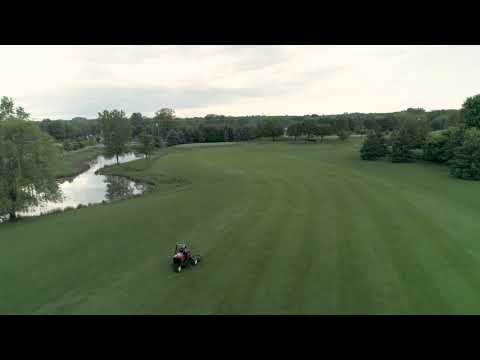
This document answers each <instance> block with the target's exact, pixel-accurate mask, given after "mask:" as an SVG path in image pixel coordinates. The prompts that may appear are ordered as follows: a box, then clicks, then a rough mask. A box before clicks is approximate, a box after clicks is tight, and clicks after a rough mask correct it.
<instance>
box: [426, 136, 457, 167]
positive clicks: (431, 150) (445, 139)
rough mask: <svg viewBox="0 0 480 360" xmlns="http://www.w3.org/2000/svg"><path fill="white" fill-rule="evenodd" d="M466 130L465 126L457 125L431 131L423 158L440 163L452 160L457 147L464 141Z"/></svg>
mask: <svg viewBox="0 0 480 360" xmlns="http://www.w3.org/2000/svg"><path fill="white" fill-rule="evenodd" d="M464 131H465V130H464V128H463V127H455V128H448V129H446V130H442V131H439V132H434V133H430V134H429V135H428V136H427V138H426V140H425V144H424V146H423V159H424V160H427V161H433V162H438V163H446V162H447V161H449V160H451V159H452V158H453V155H454V150H455V148H457V147H458V146H461V145H462V143H463V137H464Z"/></svg>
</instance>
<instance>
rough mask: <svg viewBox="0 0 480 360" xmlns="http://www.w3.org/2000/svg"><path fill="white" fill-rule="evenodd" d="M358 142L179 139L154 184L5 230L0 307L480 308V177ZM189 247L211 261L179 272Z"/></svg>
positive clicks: (0, 233)
mask: <svg viewBox="0 0 480 360" xmlns="http://www.w3.org/2000/svg"><path fill="white" fill-rule="evenodd" d="M359 147H360V140H359V139H355V138H354V139H350V140H348V141H346V142H345V143H342V142H340V141H338V140H333V139H328V140H325V141H324V143H322V144H320V143H318V144H305V143H303V142H299V143H298V144H289V143H287V142H278V143H259V144H238V145H232V146H216V147H195V148H192V147H183V148H182V147H178V148H173V149H169V153H168V155H166V156H158V157H155V158H153V159H152V160H150V161H146V160H140V161H137V162H133V163H129V164H124V165H121V166H120V167H117V168H112V170H111V171H115V172H123V173H125V174H127V175H128V176H130V177H135V178H142V177H143V178H144V179H147V180H149V181H150V182H154V183H155V184H156V186H157V191H154V192H151V193H148V194H146V195H145V196H142V197H139V198H135V199H131V200H124V201H119V202H116V203H112V204H109V205H105V206H96V207H92V208H85V209H80V210H77V211H72V212H67V213H61V214H55V215H51V216H46V217H43V218H34V219H27V220H23V221H20V222H18V223H14V224H3V225H0V284H1V291H0V313H4V314H5V313H8V314H15V313H22V314H30V313H34V314H167V313H168V314H392V313H393V314H458V313H476V314H479V313H480V241H479V239H478V234H479V233H480V222H479V221H478V214H480V201H479V200H478V199H480V183H478V182H468V181H462V180H457V179H453V178H451V177H449V176H448V171H447V169H446V168H445V167H442V166H437V165H434V164H429V163H413V164H392V163H389V162H387V161H380V162H366V161H361V160H360V159H359V155H358V149H359ZM176 242H187V243H188V244H189V245H190V246H191V247H192V250H193V252H194V253H200V254H202V255H203V256H204V262H203V263H200V265H198V267H196V268H193V269H186V270H185V271H184V272H182V273H180V274H176V273H174V272H173V271H172V269H171V267H170V256H171V254H172V251H173V248H174V245H175V243H176Z"/></svg>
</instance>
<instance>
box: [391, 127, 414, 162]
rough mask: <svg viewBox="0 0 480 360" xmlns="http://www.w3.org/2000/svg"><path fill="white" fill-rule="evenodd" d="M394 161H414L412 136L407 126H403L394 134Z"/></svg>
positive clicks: (392, 155) (392, 156)
mask: <svg viewBox="0 0 480 360" xmlns="http://www.w3.org/2000/svg"><path fill="white" fill-rule="evenodd" d="M391 160H392V162H410V161H413V152H412V138H411V133H410V132H409V131H408V129H407V128H405V127H402V128H401V129H399V130H397V131H395V132H394V133H393V135H392V154H391Z"/></svg>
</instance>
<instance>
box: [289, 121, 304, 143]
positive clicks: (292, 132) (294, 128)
mask: <svg viewBox="0 0 480 360" xmlns="http://www.w3.org/2000/svg"><path fill="white" fill-rule="evenodd" d="M287 135H288V136H293V138H294V140H295V141H297V137H299V136H301V135H302V124H292V125H290V126H289V127H288V128H287Z"/></svg>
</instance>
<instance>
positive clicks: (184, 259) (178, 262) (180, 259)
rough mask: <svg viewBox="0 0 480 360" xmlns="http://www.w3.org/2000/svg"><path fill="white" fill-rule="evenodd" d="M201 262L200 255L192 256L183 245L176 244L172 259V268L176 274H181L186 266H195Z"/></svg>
mask: <svg viewBox="0 0 480 360" xmlns="http://www.w3.org/2000/svg"><path fill="white" fill-rule="evenodd" d="M200 260H201V257H200V255H192V252H191V251H190V249H189V248H188V247H187V245H185V244H176V245H175V251H174V252H173V257H172V266H173V269H174V270H175V271H176V272H181V271H182V269H184V268H186V267H187V266H188V265H192V266H195V265H197V264H198V263H199V262H200Z"/></svg>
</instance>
